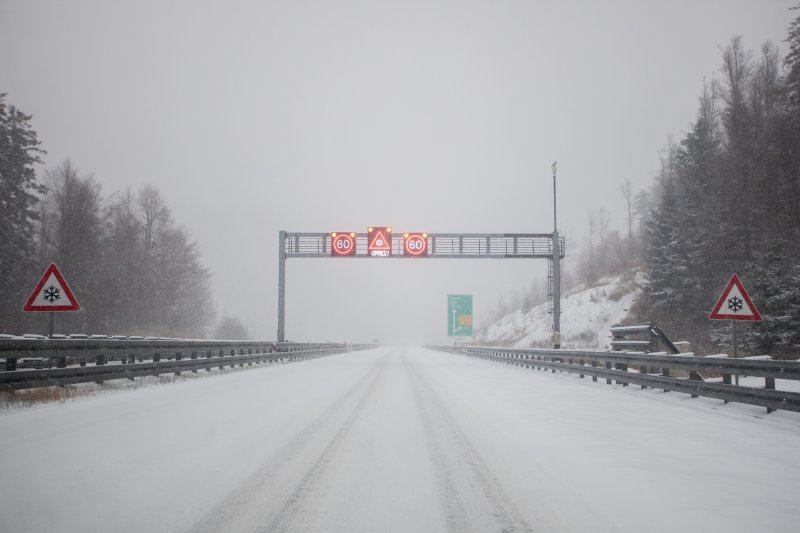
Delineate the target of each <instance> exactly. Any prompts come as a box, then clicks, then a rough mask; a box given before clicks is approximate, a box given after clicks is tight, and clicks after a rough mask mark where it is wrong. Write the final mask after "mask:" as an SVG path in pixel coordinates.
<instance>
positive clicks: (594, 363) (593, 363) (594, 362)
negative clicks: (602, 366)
mask: <svg viewBox="0 0 800 533" xmlns="http://www.w3.org/2000/svg"><path fill="white" fill-rule="evenodd" d="M592 368H597V359H592ZM592 381H593V382H594V383H597V376H592Z"/></svg>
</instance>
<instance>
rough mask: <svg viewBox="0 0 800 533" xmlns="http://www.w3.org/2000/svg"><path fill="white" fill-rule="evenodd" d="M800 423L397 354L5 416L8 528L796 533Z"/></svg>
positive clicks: (1, 490)
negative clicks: (742, 532) (779, 532)
mask: <svg viewBox="0 0 800 533" xmlns="http://www.w3.org/2000/svg"><path fill="white" fill-rule="evenodd" d="M799 449H800V416H798V414H797V413H787V412H777V413H773V414H770V415H764V414H763V410H762V409H760V408H754V407H753V408H751V407H748V406H742V405H733V404H731V405H723V404H722V403H721V402H718V401H714V400H703V399H689V398H688V396H684V395H680V394H675V393H669V394H666V393H662V392H659V391H653V390H636V389H635V388H633V387H630V388H627V389H622V388H621V387H619V388H617V387H609V386H605V385H604V386H599V385H597V384H593V383H591V382H590V381H588V380H583V381H581V380H579V379H577V378H576V377H575V376H571V375H562V374H549V373H544V372H536V371H532V370H523V369H520V368H517V367H510V366H505V365H500V364H495V363H489V362H486V361H482V360H478V359H473V358H468V357H463V356H459V355H454V354H446V353H439V352H434V351H428V350H425V349H422V348H404V347H396V348H390V347H386V348H379V349H375V350H369V351H365V352H357V353H350V354H341V355H336V356H331V357H325V358H322V359H316V360H312V361H308V362H303V363H297V364H289V365H273V366H270V367H264V368H260V369H255V370H248V371H242V372H236V373H233V374H227V375H219V376H213V377H208V378H205V379H196V380H187V381H184V382H179V383H176V384H172V385H165V386H158V387H149V388H144V389H140V390H138V391H124V392H113V393H108V394H100V395H98V396H96V397H91V398H83V399H79V400H76V401H74V402H68V403H66V404H63V405H58V404H56V405H48V406H44V407H37V408H27V409H9V410H6V411H4V412H2V413H0V473H2V483H0V531H4V532H16V531H36V532H39V531H59V532H67V531H81V532H87V531H147V532H151V531H170V532H172V531H199V532H207V531H347V532H357V531H380V532H384V531H398V532H410V531H415V532H424V531H431V532H438V531H480V532H487V531H538V532H552V531H580V532H587V531H592V532H597V531H670V532H674V531H725V532H734V531H748V532H750V531H797V524H798V521H800V506H798V505H797V494H798V493H797V490H798V487H800V454H799V453H798V450H799Z"/></svg>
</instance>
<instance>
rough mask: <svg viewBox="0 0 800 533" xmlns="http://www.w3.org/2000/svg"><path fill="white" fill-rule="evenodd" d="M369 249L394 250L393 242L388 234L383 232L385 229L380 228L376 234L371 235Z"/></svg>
mask: <svg viewBox="0 0 800 533" xmlns="http://www.w3.org/2000/svg"><path fill="white" fill-rule="evenodd" d="M368 249H369V251H370V252H372V251H386V252H391V251H392V244H391V241H390V240H388V239H387V238H386V234H385V233H384V232H383V229H382V228H381V229H378V230H377V231H376V232H375V234H374V235H371V236H370V240H369V247H368Z"/></svg>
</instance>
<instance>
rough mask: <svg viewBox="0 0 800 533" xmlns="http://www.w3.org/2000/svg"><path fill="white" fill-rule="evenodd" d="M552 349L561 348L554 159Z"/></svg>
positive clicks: (558, 250) (554, 171) (559, 278)
mask: <svg viewBox="0 0 800 533" xmlns="http://www.w3.org/2000/svg"><path fill="white" fill-rule="evenodd" d="M552 169H553V259H552V261H553V263H552V264H553V349H555V350H559V349H561V240H560V239H559V237H558V218H557V216H556V208H557V203H556V161H553V166H552Z"/></svg>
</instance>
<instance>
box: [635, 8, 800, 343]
mask: <svg viewBox="0 0 800 533" xmlns="http://www.w3.org/2000/svg"><path fill="white" fill-rule="evenodd" d="M786 42H787V43H788V45H789V52H788V54H787V55H786V56H785V57H784V58H783V59H782V60H781V58H780V56H779V53H778V49H777V47H776V46H775V45H773V44H771V43H767V44H765V45H764V46H762V48H761V50H760V52H759V53H758V54H753V53H752V52H749V51H746V50H745V48H744V46H743V45H742V40H741V38H739V37H734V38H733V39H732V40H731V42H730V44H728V46H727V47H726V48H725V49H724V50H723V54H722V60H723V61H722V68H721V69H720V72H721V77H720V79H718V80H715V81H714V82H712V83H708V84H706V86H705V90H704V91H703V94H702V96H701V97H700V106H699V111H698V115H697V118H696V120H695V121H694V123H693V124H692V126H691V128H690V130H689V132H688V133H687V134H686V135H685V137H684V138H683V139H682V140H680V142H679V143H677V144H672V145H670V146H669V147H668V148H667V149H666V150H665V151H664V153H663V157H662V166H661V171H660V173H659V174H658V176H657V178H656V180H655V183H654V186H653V189H652V191H651V195H650V198H651V208H650V214H649V216H648V217H647V218H646V220H645V221H644V222H645V223H644V228H645V229H646V233H645V246H644V259H645V264H646V269H647V272H648V278H649V286H648V288H647V290H646V291H645V295H644V296H645V297H644V298H643V299H642V301H641V302H640V304H641V307H640V310H639V315H640V316H646V317H648V318H650V319H653V320H656V321H658V322H659V324H660V325H662V326H664V329H665V330H667V331H668V332H672V333H673V335H674V336H676V337H678V338H679V339H686V340H690V341H692V342H693V343H694V344H695V346H696V347H699V348H700V349H702V350H725V351H727V352H728V353H731V352H730V348H731V334H732V327H731V324H730V322H715V321H711V320H709V319H708V315H709V311H710V310H711V307H712V306H713V305H714V302H715V301H716V299H717V298H718V297H719V296H720V294H721V292H722V290H723V289H724V288H725V285H726V282H727V281H728V278H729V277H730V276H731V274H732V273H737V274H738V275H739V276H740V278H741V280H742V282H743V284H744V285H745V288H746V289H747V290H748V292H749V294H750V296H751V297H752V300H753V302H754V304H755V305H756V307H757V308H758V310H759V311H760V313H761V314H762V315H763V317H764V320H763V322H761V323H757V324H756V323H747V324H742V325H741V326H740V329H741V330H742V332H743V334H742V338H743V340H744V343H745V351H746V353H747V354H748V355H758V354H770V355H774V356H789V355H800V17H798V18H796V19H795V20H794V22H793V23H792V24H791V26H790V32H789V38H788V39H787V41H786ZM782 67H783V68H782Z"/></svg>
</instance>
